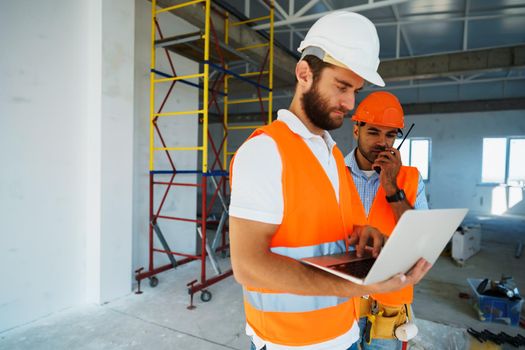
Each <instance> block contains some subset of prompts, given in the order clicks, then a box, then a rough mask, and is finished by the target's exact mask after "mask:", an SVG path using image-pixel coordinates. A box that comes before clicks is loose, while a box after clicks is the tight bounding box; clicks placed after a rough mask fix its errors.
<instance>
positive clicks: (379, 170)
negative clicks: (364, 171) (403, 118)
mask: <svg viewBox="0 0 525 350" xmlns="http://www.w3.org/2000/svg"><path fill="white" fill-rule="evenodd" d="M414 125H416V124H415V123H412V125H410V128H409V129H408V131H407V133H406V134H405V137H403V140H401V143H400V144H399V146H397V150H398V151H399V149H400V148H401V146H402V145H403V142H405V140H406V139H407V137H408V134H410V131H411V130H412V128H413V127H414ZM392 154H393V153H392ZM374 170H375V171H376V173H378V174H380V173H381V167H378V166H376V167H374Z"/></svg>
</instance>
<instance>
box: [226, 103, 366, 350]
mask: <svg viewBox="0 0 525 350" xmlns="http://www.w3.org/2000/svg"><path fill="white" fill-rule="evenodd" d="M277 120H280V121H282V122H284V123H286V125H288V127H289V128H290V130H292V132H294V133H296V134H298V135H299V136H301V137H302V138H303V140H304V142H305V143H306V145H307V146H308V147H309V148H310V150H311V151H312V153H313V154H314V155H315V157H316V158H317V160H318V161H319V163H320V164H321V166H322V167H323V169H324V170H325V172H326V175H327V176H328V178H329V179H330V182H331V183H332V186H333V190H334V192H335V195H336V198H337V200H338V201H339V176H338V174H337V165H336V163H335V158H334V156H333V154H332V149H333V148H334V146H335V141H334V140H333V139H332V137H331V136H330V134H329V133H328V132H327V131H325V132H324V133H323V136H322V137H321V136H319V135H315V134H312V133H311V132H310V131H309V130H308V129H307V128H306V126H305V125H304V124H303V123H302V122H301V120H300V119H299V118H297V117H296V116H295V115H294V114H293V113H291V112H290V111H288V110H285V109H281V110H279V111H278V112H277ZM233 174H234V175H233V177H232V192H231V199H230V209H229V214H230V216H234V217H238V218H242V219H248V220H254V221H260V222H264V223H268V224H277V225H278V224H280V223H281V222H282V219H283V209H284V204H283V203H284V201H283V191H282V181H281V177H282V162H281V155H280V154H279V150H278V149H277V145H276V143H275V141H274V140H273V139H272V138H271V137H270V136H268V135H265V134H261V135H258V136H256V137H253V138H251V139H250V140H248V141H246V142H245V143H244V144H243V145H242V146H241V147H240V148H239V150H238V151H237V154H236V155H235V162H234V163H233ZM246 334H247V335H248V336H250V337H252V341H253V343H254V344H255V346H256V348H257V349H261V348H262V347H263V346H265V345H266V349H267V350H288V349H290V350H292V349H293V350H329V349H330V350H346V349H347V348H348V347H349V344H352V343H354V342H356V341H357V339H358V338H359V327H358V325H357V322H354V325H353V326H352V328H350V330H349V331H348V332H346V333H345V334H342V335H341V336H339V337H337V338H334V339H331V340H329V341H327V342H324V343H321V344H315V345H309V346H283V345H278V344H273V343H270V342H268V341H265V340H263V339H261V338H259V337H258V336H257V335H256V334H255V332H254V331H253V329H252V328H251V327H250V325H248V324H246Z"/></svg>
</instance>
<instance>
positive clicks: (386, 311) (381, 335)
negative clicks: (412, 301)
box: [361, 298, 408, 339]
mask: <svg viewBox="0 0 525 350" xmlns="http://www.w3.org/2000/svg"><path fill="white" fill-rule="evenodd" d="M365 300H366V299H365ZM369 300H371V299H370V298H369ZM370 303H371V301H367V302H363V301H362V302H361V315H362V316H365V315H366V316H367V317H370V316H371V314H370V310H371V309H370ZM366 304H368V307H367V306H366ZM378 307H379V312H378V314H376V315H375V318H374V322H373V324H372V329H371V337H372V339H394V338H395V333H394V331H395V329H396V328H397V327H398V326H400V325H402V324H404V323H406V322H407V321H408V318H407V313H406V310H407V309H406V307H405V305H401V306H386V305H383V304H380V303H378Z"/></svg>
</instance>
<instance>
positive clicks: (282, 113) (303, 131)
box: [277, 109, 336, 153]
mask: <svg viewBox="0 0 525 350" xmlns="http://www.w3.org/2000/svg"><path fill="white" fill-rule="evenodd" d="M277 120H279V121H282V122H283V123H285V124H286V125H287V126H288V127H289V128H290V130H292V132H294V133H295V134H297V135H299V136H301V137H302V138H303V139H315V138H320V139H322V140H323V141H324V142H325V143H326V146H327V147H328V150H329V151H330V153H332V149H333V148H334V146H335V145H336V142H335V141H334V139H333V138H332V136H330V134H329V133H328V131H326V130H324V131H323V136H322V137H321V136H319V135H316V134H313V133H312V132H310V130H308V128H307V127H306V125H304V124H303V122H302V121H301V120H300V119H299V118H298V117H297V116H296V115H295V114H293V113H292V112H290V111H289V110H287V109H280V110H278V111H277Z"/></svg>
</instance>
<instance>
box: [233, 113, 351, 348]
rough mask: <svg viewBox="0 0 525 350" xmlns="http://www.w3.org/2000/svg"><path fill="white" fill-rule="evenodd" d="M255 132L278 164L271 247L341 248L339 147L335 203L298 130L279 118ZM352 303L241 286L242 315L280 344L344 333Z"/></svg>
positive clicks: (301, 253) (291, 251)
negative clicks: (278, 201)
mask: <svg viewBox="0 0 525 350" xmlns="http://www.w3.org/2000/svg"><path fill="white" fill-rule="evenodd" d="M261 133H265V134H267V135H268V136H270V137H271V138H272V139H273V140H274V141H275V143H276V145H277V149H278V151H279V154H280V157H281V161H282V164H283V171H282V184H283V186H282V188H283V203H284V208H283V220H282V222H281V224H280V225H279V227H278V229H277V231H276V232H275V234H274V235H273V237H272V240H271V242H270V249H271V251H272V252H273V253H275V254H279V255H284V256H287V257H290V258H293V259H300V258H304V257H311V256H319V255H325V254H333V253H341V252H344V249H345V244H344V238H345V237H346V236H348V234H349V233H350V232H352V217H351V203H350V198H351V196H350V186H349V184H348V182H347V181H346V167H345V164H344V158H343V155H342V154H341V152H340V151H339V149H338V148H337V147H334V149H333V156H334V158H335V161H336V164H337V171H338V176H339V203H338V201H337V198H336V196H335V193H334V190H333V186H332V183H331V182H330V179H329V178H328V176H327V174H326V172H325V171H324V169H323V168H322V166H321V164H320V163H319V161H318V160H317V158H316V157H315V155H314V154H313V153H312V151H311V150H310V149H309V148H308V146H307V145H306V143H305V142H304V140H303V139H302V137H301V136H299V135H297V134H295V133H293V132H292V131H291V130H290V129H289V128H288V126H287V125H286V124H285V123H283V122H281V121H275V122H273V123H272V124H270V125H268V126H265V127H263V128H261V129H258V130H256V131H255V132H254V133H253V134H252V136H251V137H254V136H256V135H259V134H261ZM233 162H234V160H232V162H231V163H230V169H233V166H232V164H233ZM233 176H235V174H234V173H233V172H230V177H233ZM358 303H359V300H358V298H350V299H349V298H338V297H335V296H304V295H296V294H292V293H288V292H287V291H286V290H281V291H278V292H276V291H270V290H267V289H262V288H250V286H244V309H245V312H246V321H247V322H248V324H249V325H250V327H251V328H252V329H253V330H254V332H255V333H256V334H257V336H258V337H260V338H261V339H263V340H267V341H269V342H272V343H274V344H280V345H288V346H305V345H313V344H322V343H323V342H326V341H329V340H331V339H334V338H337V337H339V336H341V335H343V334H346V333H347V332H348V331H349V330H350V328H351V327H352V325H353V324H354V321H355V319H356V318H357V316H356V312H358V305H359V304H358ZM349 345H350V344H349Z"/></svg>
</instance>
